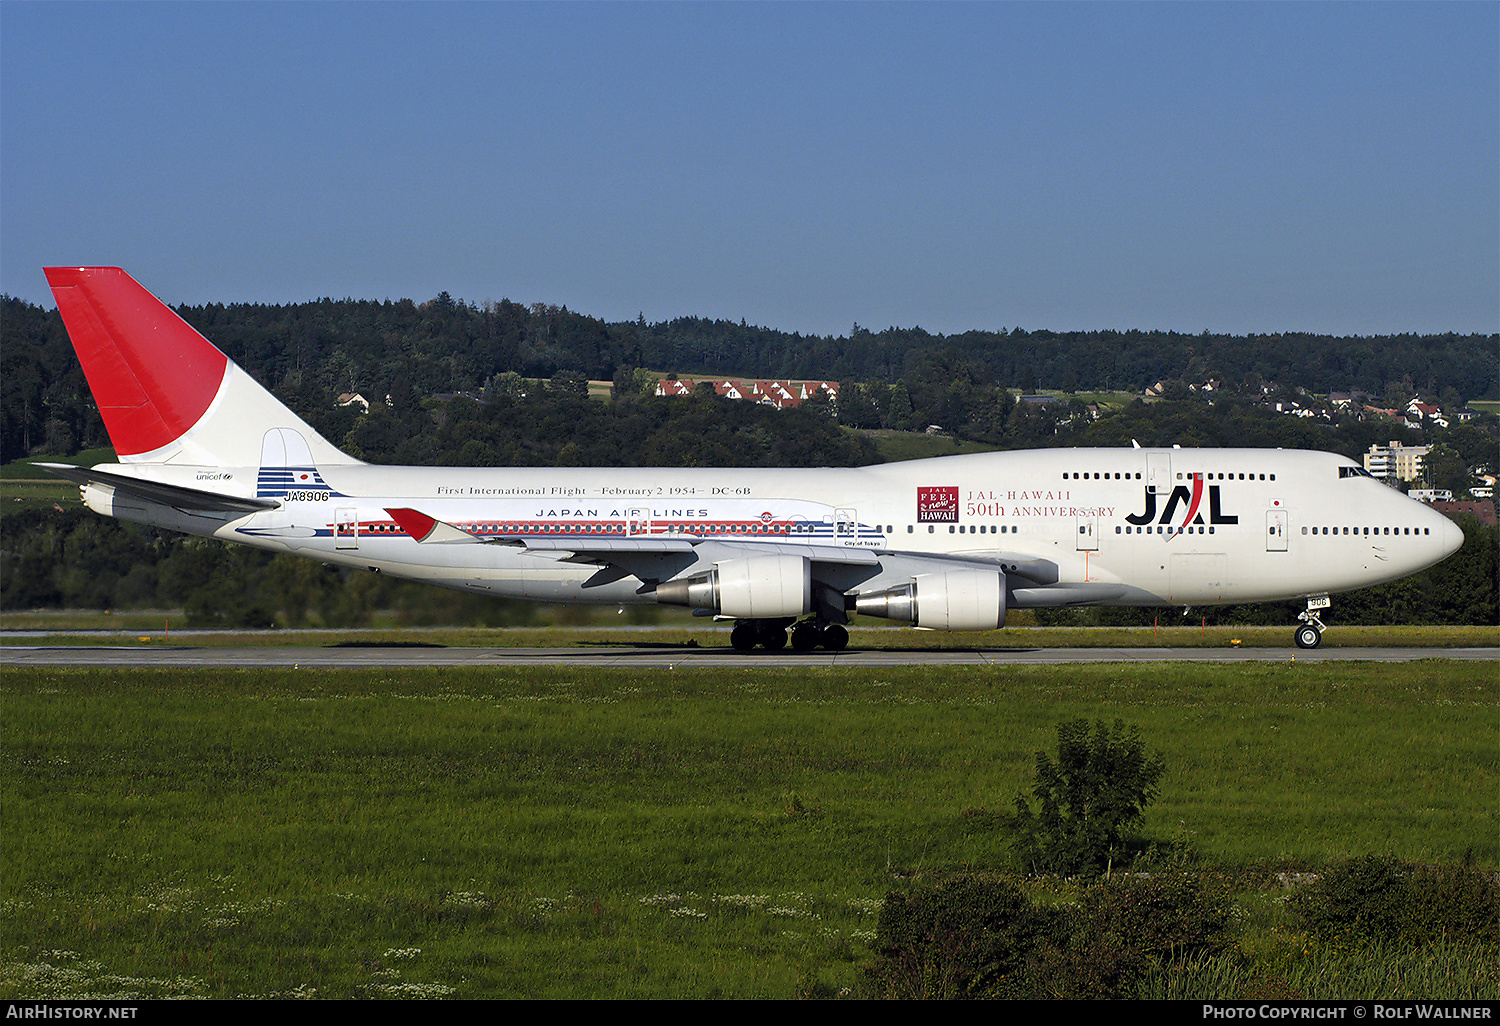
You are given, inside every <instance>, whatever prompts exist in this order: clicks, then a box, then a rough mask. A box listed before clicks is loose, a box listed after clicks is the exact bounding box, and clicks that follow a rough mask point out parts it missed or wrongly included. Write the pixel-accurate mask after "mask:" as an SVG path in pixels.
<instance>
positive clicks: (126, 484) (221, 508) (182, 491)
mask: <svg viewBox="0 0 1500 1026" xmlns="http://www.w3.org/2000/svg"><path fill="white" fill-rule="evenodd" d="M32 466H34V467H37V468H39V469H41V470H45V471H47V473H49V474H56V475H57V476H58V477H61V478H66V479H67V480H69V481H76V482H77V483H78V484H81V485H90V484H92V485H108V486H109V487H111V488H113V489H114V490H115V491H116V492H124V493H125V494H127V495H134V496H138V497H139V498H142V499H148V500H150V501H151V502H159V503H161V504H163V505H165V506H173V507H175V508H177V509H185V510H187V509H190V510H193V511H195V512H204V513H257V512H259V511H261V510H265V509H276V508H278V507H279V506H280V505H281V503H279V502H277V501H276V500H275V499H253V498H248V497H243V496H238V495H221V494H220V493H218V492H205V491H202V490H201V489H198V488H185V487H183V486H182V485H171V484H162V483H161V482H159V481H142V480H141V479H140V478H137V477H129V476H127V475H125V474H114V473H110V472H109V471H107V470H96V469H94V468H92V467H75V466H72V465H71V464H67V463H33V464H32Z"/></svg>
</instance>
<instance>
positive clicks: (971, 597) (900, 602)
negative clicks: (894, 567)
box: [854, 570, 1005, 631]
mask: <svg viewBox="0 0 1500 1026" xmlns="http://www.w3.org/2000/svg"><path fill="white" fill-rule="evenodd" d="M854 611H855V612H857V613H863V614H865V615H866V616H880V617H884V618H886V619H888V620H904V621H906V622H907V623H910V624H912V625H914V626H917V627H926V628H928V629H930V630H938V631H992V630H994V629H995V628H997V627H1001V626H1003V625H1004V624H1005V575H1004V574H1003V573H1000V572H998V571H993V572H992V571H988V570H949V571H947V572H945V573H940V574H918V575H917V576H916V577H913V578H912V580H911V583H910V584H904V585H902V586H901V587H899V588H888V589H886V590H885V591H877V592H873V593H871V594H869V595H860V596H859V597H858V598H856V599H855V600H854Z"/></svg>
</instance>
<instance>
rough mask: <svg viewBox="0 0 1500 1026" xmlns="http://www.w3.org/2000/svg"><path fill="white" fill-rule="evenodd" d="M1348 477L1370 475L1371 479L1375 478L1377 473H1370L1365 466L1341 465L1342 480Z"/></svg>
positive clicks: (1340, 475) (1340, 474)
mask: <svg viewBox="0 0 1500 1026" xmlns="http://www.w3.org/2000/svg"><path fill="white" fill-rule="evenodd" d="M1346 477H1368V478H1370V479H1371V480H1374V478H1375V475H1374V474H1372V473H1370V472H1369V471H1368V470H1366V469H1365V468H1364V467H1340V468H1339V479H1340V480H1342V479H1344V478H1346Z"/></svg>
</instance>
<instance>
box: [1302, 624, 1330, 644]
mask: <svg viewBox="0 0 1500 1026" xmlns="http://www.w3.org/2000/svg"><path fill="white" fill-rule="evenodd" d="M1296 638H1297V647H1298V648H1317V647H1318V643H1319V642H1321V641H1322V640H1323V632H1322V631H1320V630H1318V629H1317V628H1316V627H1314V626H1313V625H1312V624H1310V623H1305V624H1303V625H1302V626H1301V627H1298V628H1297V634H1296Z"/></svg>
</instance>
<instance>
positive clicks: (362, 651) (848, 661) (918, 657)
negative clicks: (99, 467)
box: [0, 643, 1500, 669]
mask: <svg viewBox="0 0 1500 1026" xmlns="http://www.w3.org/2000/svg"><path fill="white" fill-rule="evenodd" d="M1416 659H1457V660H1464V661H1479V662H1483V661H1490V662H1497V661H1500V648H1335V647H1328V648H1317V649H1311V650H1303V649H1298V648H1292V647H1290V646H1288V647H1286V648H1261V647H1256V648H1249V647H1238V648H1231V647H1227V646H1226V647H1224V648H969V649H928V648H878V649H877V648H870V649H853V648H851V649H846V650H844V651H842V652H824V651H815V652H796V651H792V650H791V649H782V650H780V651H774V652H768V651H765V650H761V649H757V650H756V651H753V652H737V651H735V650H734V649H731V648H697V647H693V646H683V645H660V644H649V643H642V644H638V645H636V644H620V643H601V644H598V645H582V646H574V647H568V648H461V647H445V646H437V645H432V646H428V645H400V646H382V645H374V644H352V645H329V646H322V647H313V646H306V647H284V648H269V647H230V646H212V647H209V646H203V647H195V646H191V645H180V646H177V645H174V646H166V645H150V646H144V645H143V646H139V647H135V646H132V647H123V646H109V645H100V646H62V645H15V644H9V645H5V646H3V647H0V667H27V666H53V667H67V666H71V667H88V666H98V667H135V668H142V669H146V668H163V667H202V668H221V669H242V668H252V669H253V668H262V669H264V668H270V667H280V668H291V667H298V668H307V669H315V668H318V669H334V668H341V667H342V668H350V667H368V668H398V667H423V666H437V667H442V666H451V667H458V666H495V667H504V666H575V667H597V668H605V667H623V668H631V669H653V668H656V669H711V668H720V669H723V668H731V669H754V668H759V667H763V668H781V667H825V668H826V667H889V666H933V667H941V666H1038V665H1057V664H1067V663H1151V662H1204V663H1245V662H1276V663H1292V662H1301V663H1306V662H1328V661H1335V662H1355V661H1364V662H1378V663H1392V662H1410V661H1412V660H1416Z"/></svg>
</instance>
